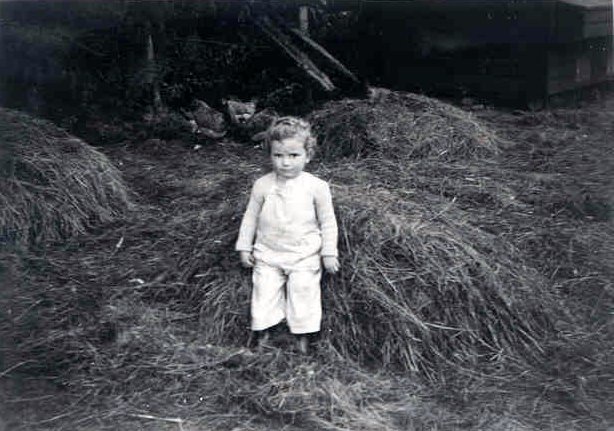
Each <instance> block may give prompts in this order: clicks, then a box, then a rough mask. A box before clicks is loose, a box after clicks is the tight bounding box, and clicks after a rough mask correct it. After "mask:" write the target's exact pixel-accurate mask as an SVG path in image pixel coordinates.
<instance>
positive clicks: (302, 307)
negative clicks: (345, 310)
mask: <svg viewBox="0 0 614 431" xmlns="http://www.w3.org/2000/svg"><path fill="white" fill-rule="evenodd" d="M318 259H319V258H318ZM318 263H319V260H318ZM321 276H322V271H321V269H320V267H319V265H318V266H317V267H315V268H314V267H313V265H312V266H311V267H294V268H293V267H284V268H281V267H278V266H273V265H270V264H267V263H265V262H263V261H261V260H257V261H256V265H255V266H254V272H253V275H252V281H253V289H252V302H251V315H252V330H254V331H261V330H263V329H267V328H270V327H272V326H275V325H277V324H278V323H280V322H281V321H282V320H284V318H285V319H286V323H287V324H288V327H289V328H290V332H292V333H293V334H308V333H311V332H318V331H319V330H320V323H321V321H322V301H321V293H320V279H321Z"/></svg>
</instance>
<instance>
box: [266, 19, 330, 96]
mask: <svg viewBox="0 0 614 431" xmlns="http://www.w3.org/2000/svg"><path fill="white" fill-rule="evenodd" d="M254 22H255V23H256V25H257V26H258V27H259V28H260V29H261V30H262V31H263V32H264V33H265V34H266V35H267V36H269V38H270V39H271V40H272V41H273V42H275V43H276V44H277V45H278V46H279V47H280V48H281V49H282V50H283V51H284V52H285V53H286V54H287V55H288V56H289V57H290V58H292V59H293V60H294V61H295V62H296V64H298V65H299V66H300V67H301V69H303V71H305V73H307V75H308V76H310V77H311V78H313V79H314V80H315V81H316V82H318V83H319V84H320V85H321V86H322V88H323V89H324V90H326V91H333V90H335V89H336V87H335V85H334V84H333V83H332V81H331V80H330V78H329V77H328V76H327V75H326V74H325V73H324V72H322V71H321V70H320V69H319V68H318V67H317V66H316V65H315V64H314V63H313V62H312V61H311V59H310V58H309V57H308V56H307V55H306V54H305V53H303V52H302V51H301V50H300V49H298V48H297V47H296V46H294V44H293V43H292V42H291V41H290V38H289V37H288V36H286V35H285V34H284V33H283V32H282V31H281V30H279V28H277V27H276V26H275V25H274V24H273V23H272V22H271V20H270V19H268V17H262V18H257V19H256V20H254Z"/></svg>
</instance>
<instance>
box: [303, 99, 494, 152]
mask: <svg viewBox="0 0 614 431" xmlns="http://www.w3.org/2000/svg"><path fill="white" fill-rule="evenodd" d="M310 120H311V121H312V122H313V124H314V130H315V131H316V133H317V134H318V138H319V145H320V148H321V151H320V154H321V155H322V157H323V158H324V159H326V160H333V159H336V158H339V157H350V158H360V157H365V156H377V157H382V158H386V159H389V160H410V159H422V158H431V159H433V158H435V159H440V160H458V159H461V160H464V159H475V158H482V157H486V156H492V155H493V154H496V153H497V152H498V148H497V144H496V137H495V135H494V134H492V133H490V132H489V130H488V129H487V128H485V127H483V126H482V125H481V124H480V122H478V121H477V120H475V119H474V118H473V117H472V115H471V114H470V113H468V112H466V111H463V110H461V109H458V108H456V107H453V106H452V105H449V104H446V103H444V102H440V101H438V100H436V99H432V98H429V97H424V96H419V95H415V94H411V93H400V92H390V91H388V90H385V89H379V88H374V89H371V98H370V99H369V100H352V99H345V100H341V101H334V102H329V103H327V104H325V105H324V106H323V107H322V108H321V109H319V110H317V111H315V112H313V113H312V114H311V115H310Z"/></svg>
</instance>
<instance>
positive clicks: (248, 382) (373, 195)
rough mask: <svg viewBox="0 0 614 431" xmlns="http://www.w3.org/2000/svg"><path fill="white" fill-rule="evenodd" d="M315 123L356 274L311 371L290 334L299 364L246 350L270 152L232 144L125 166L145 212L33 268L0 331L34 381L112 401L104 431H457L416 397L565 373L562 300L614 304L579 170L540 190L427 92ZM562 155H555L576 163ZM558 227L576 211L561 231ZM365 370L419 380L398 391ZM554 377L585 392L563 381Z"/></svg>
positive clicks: (338, 290)
mask: <svg viewBox="0 0 614 431" xmlns="http://www.w3.org/2000/svg"><path fill="white" fill-rule="evenodd" d="M311 118H312V119H313V120H314V122H315V129H316V130H317V131H318V133H319V138H320V139H319V140H320V144H321V145H320V151H321V152H320V157H321V158H320V161H319V162H317V163H314V164H313V165H312V166H311V168H312V169H314V171H315V173H316V174H318V175H319V176H321V177H322V178H325V179H327V180H330V181H331V183H332V191H333V194H334V200H335V205H336V211H337V216H338V219H339V226H340V251H341V257H342V271H341V273H340V274H339V275H337V276H335V277H326V278H325V280H324V306H325V320H324V331H323V335H322V338H321V340H320V350H319V351H318V353H316V354H315V356H314V357H310V358H299V357H298V356H296V354H295V353H293V352H292V351H291V349H288V345H287V344H288V343H287V341H288V338H287V337H286V338H284V337H283V336H282V337H281V339H280V340H278V341H277V343H278V346H281V347H282V348H285V349H287V350H280V349H278V348H276V347H273V348H271V349H269V350H265V351H264V352H262V353H261V354H259V355H256V354H254V352H253V351H252V350H250V349H247V348H245V346H246V345H247V344H248V341H249V340H248V339H249V314H248V309H249V295H250V274H249V272H248V271H244V270H242V269H240V268H239V265H238V260H237V256H236V252H235V251H234V250H233V245H234V241H235V239H236V235H237V230H238V226H239V221H240V218H241V215H242V213H243V209H244V207H245V204H246V201H247V197H248V193H249V187H250V184H251V183H252V181H253V179H254V178H256V177H258V176H259V175H262V174H263V173H264V169H263V164H262V160H261V159H262V155H261V154H260V153H258V150H254V149H253V148H251V147H250V148H247V147H246V146H244V145H242V144H233V143H224V144H220V145H219V146H217V147H215V148H202V149H201V150H199V151H198V152H193V151H186V150H185V149H181V148H177V154H175V156H174V157H166V156H165V157H163V158H155V157H153V156H150V155H147V154H143V153H142V152H140V150H139V152H135V151H134V150H133V149H131V148H122V149H114V150H109V151H110V152H112V153H113V156H114V158H119V159H121V160H123V161H124V165H123V169H124V175H125V176H126V178H127V181H129V182H130V183H131V184H133V186H134V188H135V190H136V191H137V192H139V193H140V195H141V200H142V204H143V205H142V206H141V207H140V209H141V211H140V212H138V213H132V214H131V215H130V217H128V218H126V219H124V220H123V221H122V222H120V223H114V224H109V225H107V226H106V229H103V230H101V231H100V232H98V233H97V234H96V235H93V234H91V235H89V236H86V237H81V238H79V239H78V241H77V240H75V241H74V242H71V243H69V244H67V246H66V247H65V248H63V249H50V250H49V251H48V252H47V253H46V255H45V257H44V258H33V257H32V256H27V257H26V260H25V262H26V264H24V265H23V266H21V267H18V264H16V265H15V267H16V268H17V269H16V270H15V271H14V272H15V274H13V279H14V280H16V281H17V283H16V286H17V287H16V290H15V291H14V292H13V294H11V293H10V292H8V293H7V291H5V292H4V298H2V300H3V302H4V303H3V305H5V307H4V308H3V309H8V307H9V306H10V307H11V309H12V310H13V311H12V312H13V315H12V316H10V318H6V316H4V317H5V318H4V319H0V324H2V325H3V326H1V327H0V331H2V332H4V333H7V331H10V332H11V333H12V335H13V336H14V339H13V341H14V345H15V346H16V348H15V349H14V350H13V352H14V353H15V354H17V355H21V357H20V358H16V360H17V362H19V360H23V359H24V358H27V359H28V360H29V361H30V362H29V363H28V364H27V366H25V365H24V369H28V368H29V369H30V370H37V371H38V372H41V373H44V374H46V375H54V376H56V379H57V380H61V379H62V378H63V379H66V380H67V381H69V382H70V384H71V385H74V386H73V387H74V388H75V389H74V390H75V392H79V393H80V395H81V396H84V398H83V399H84V400H85V401H83V402H84V403H86V405H85V407H87V408H86V409H85V411H86V412H87V411H93V412H94V414H96V412H98V411H99V410H97V409H99V408H100V407H99V406H97V405H96V403H99V402H100V401H96V400H105V401H104V402H105V403H106V404H105V408H106V409H107V410H106V412H107V413H106V415H103V416H100V415H99V414H98V415H97V418H98V420H100V421H102V422H105V421H106V422H105V423H107V424H113V423H117V421H118V420H120V418H123V419H122V420H126V418H130V420H133V421H144V420H149V421H156V420H157V421H163V420H164V419H173V422H172V424H177V423H180V424H183V425H185V426H186V429H187V428H188V426H189V425H192V426H194V427H198V426H201V427H205V428H207V427H209V428H211V429H224V428H228V429H232V427H239V428H240V429H254V430H259V429H266V426H269V428H270V424H274V425H275V426H278V428H281V427H284V426H286V427H292V426H294V425H296V424H300V425H303V426H304V427H305V429H331V430H350V429H351V430H354V429H365V430H370V429H373V430H376V429H408V427H414V428H416V429H418V428H421V427H422V428H425V429H434V428H436V427H437V426H438V424H439V425H440V424H441V423H444V422H445V421H444V422H442V420H441V419H437V418H433V422H428V420H426V419H425V418H427V417H428V413H425V409H426V408H427V407H428V403H425V402H424V400H420V399H416V398H415V397H413V395H412V394H413V393H414V391H416V390H419V389H420V388H417V387H413V386H411V384H409V383H408V380H407V379H406V376H407V375H408V374H410V373H407V371H412V372H415V373H416V374H418V375H420V376H423V377H427V378H430V379H433V380H436V379H441V380H439V382H443V381H445V380H446V379H448V378H449V376H451V375H458V374H461V373H462V374H463V375H467V374H469V375H472V376H475V378H476V379H478V380H479V379H481V378H483V375H482V374H480V373H481V372H482V371H484V370H485V367H484V366H493V368H495V369H498V370H499V371H498V372H499V376H504V377H501V378H502V379H503V378H504V379H505V380H506V381H507V382H511V381H513V380H514V379H516V378H517V376H510V375H509V374H505V373H503V372H501V370H503V369H510V368H509V367H511V366H512V364H515V365H519V366H520V367H521V369H525V370H527V369H533V368H530V367H527V361H535V360H539V361H535V362H538V363H547V362H546V361H548V357H554V356H555V355H553V353H552V352H553V345H554V347H556V348H557V349H559V350H557V351H558V352H559V353H558V355H561V354H560V350H561V348H560V346H569V345H573V340H571V341H570V339H566V338H565V337H557V335H556V333H555V330H554V329H555V326H556V325H560V321H561V320H565V319H567V320H568V321H569V322H574V320H573V319H569V318H570V313H569V312H566V310H568V308H566V307H565V306H563V305H562V304H563V303H564V301H563V300H562V299H561V297H562V295H564V294H566V293H567V292H565V289H580V288H584V287H585V286H586V283H588V282H590V283H592V284H591V286H592V288H594V289H595V290H596V291H597V290H598V289H599V287H600V286H601V288H602V292H603V296H601V297H602V298H604V299H606V300H611V294H610V293H608V291H607V290H606V289H605V288H604V287H603V286H605V284H607V279H606V277H607V275H608V273H607V272H603V271H602V269H600V268H603V267H604V266H603V262H604V261H605V260H607V258H608V255H609V254H608V251H610V250H611V245H610V244H611V241H608V238H611V237H612V231H611V228H608V229H606V228H604V225H602V224H600V223H605V222H604V221H603V220H596V219H588V218H584V219H582V218H578V213H577V212H574V211H573V210H566V209H567V208H569V207H570V206H569V205H567V204H570V205H571V206H573V204H574V202H576V201H575V200H574V199H571V198H570V195H569V193H568V190H569V189H568V188H565V189H563V190H561V189H557V187H556V185H557V183H558V184H564V185H568V184H570V183H569V182H568V181H570V180H569V176H570V175H571V172H572V168H570V169H569V170H568V171H564V172H563V171H560V170H559V171H557V169H556V167H555V166H554V165H552V164H550V165H549V166H550V168H551V169H552V171H551V172H548V175H547V176H542V175H540V174H541V173H542V172H525V171H526V166H527V164H528V163H529V162H531V163H533V162H537V160H536V159H535V160H532V161H530V160H527V156H526V153H524V152H523V150H522V148H521V147H516V146H515V145H511V144H510V143H509V142H507V143H505V145H503V143H502V141H500V140H498V139H496V138H495V135H494V134H493V132H492V131H491V128H489V127H486V126H485V125H484V123H481V122H480V121H478V120H476V119H475V117H474V116H473V115H471V114H469V113H466V112H463V111H461V110H459V109H457V108H453V107H451V106H449V105H446V104H443V103H441V102H438V101H435V100H432V99H427V98H423V97H420V96H415V95H407V94H399V93H388V92H385V91H380V92H376V93H375V95H374V97H373V98H372V99H371V100H369V101H355V100H342V101H337V102H331V103H329V104H327V105H326V106H324V107H323V108H322V109H321V110H318V111H316V112H314V113H313V114H312V115H311ZM404 119H409V120H408V121H407V122H405V120H404ZM427 119H428V121H427ZM391 123H394V124H391ZM433 124H435V125H437V127H433ZM375 131H377V133H375ZM383 138H386V139H383ZM565 150H566V151H564V152H562V153H563V154H561V155H558V156H557V157H567V156H570V155H571V154H575V152H579V149H578V147H574V146H571V145H570V146H567V147H565ZM514 151H517V153H515V154H514ZM554 156H556V155H553V157H554ZM544 160H545V159H544ZM569 163H571V162H569ZM559 164H562V162H559ZM144 166H145V167H146V168H147V169H143V167H144ZM565 166H567V165H565ZM149 172H151V173H150V174H149ZM561 179H565V181H564V182H562V183H561V182H559V180H561ZM572 185H574V186H582V184H580V183H575V184H572ZM586 187H587V188H589V189H590V187H592V186H591V185H590V184H589V185H586ZM555 190H556V191H557V192H556V193H553V191H555ZM552 208H559V210H560V209H564V210H562V211H559V212H557V213H556V214H555V216H553V215H552V213H551V211H550V210H551V209H552ZM589 221H590V223H589ZM600 235H601V240H600V241H597V238H599V237H600ZM595 245H596V247H593V246H595ZM11 259H13V260H14V261H15V262H17V263H19V261H20V258H19V257H17V256H13V257H11ZM574 270H576V271H578V275H574V272H573V271H574ZM600 271H601V272H600ZM609 271H611V268H610V269H609ZM17 273H18V276H17V275H16V274H17ZM610 286H611V284H610ZM556 289H558V290H556ZM610 290H611V287H610ZM580 296H581V295H580V294H578V295H577V297H580ZM570 297H571V296H570ZM572 298H573V297H572ZM586 304H588V302H587V303H586ZM575 310H579V308H577V309H575ZM596 310H597V307H596V306H595V308H594V310H593V311H592V313H593V314H592V316H591V319H595V320H596V317H599V316H597V313H598V311H596ZM585 311H586V310H585V309H584V308H582V312H585ZM590 313H591V311H590V309H589V310H588V314H590ZM588 314H587V315H588ZM602 321H603V320H602ZM577 325H578V327H577V328H575V329H573V328H570V326H566V328H570V329H568V331H569V333H574V334H576V335H578V334H583V335H582V336H585V337H586V340H589V338H590V335H589V332H588V331H587V330H586V329H587V328H592V326H582V325H586V322H585V321H582V320H580V319H578V320H577ZM556 328H560V326H556ZM583 331H584V332H583ZM602 331H603V330H602ZM553 340H555V342H554V343H553ZM591 340H593V339H591ZM586 345H590V346H591V347H592V348H596V347H597V344H591V343H590V342H588V341H587V342H586ZM610 351H611V350H610ZM556 357H559V356H556ZM577 357H579V356H577V355H576V358H577ZM312 360H313V361H316V363H315V364H314V362H313V361H312ZM567 362H568V363H570V364H571V365H570V366H569V368H568V369H569V370H570V371H573V370H579V369H582V370H585V369H586V367H585V366H584V368H581V367H580V366H579V365H578V364H579V362H578V361H576V362H573V361H571V360H569V361H567ZM582 363H585V362H582ZM605 363H606V361H605V360H604V359H603V358H602V359H599V364H598V365H599V366H600V367H602V369H605V367H606V365H605ZM365 367H366V368H367V369H374V368H377V369H379V370H384V372H398V371H402V373H399V374H396V375H395V377H394V378H393V379H388V378H386V377H385V376H383V375H382V374H373V375H371V376H370V375H368V374H365V372H364V369H365ZM514 369H518V368H514ZM62 371H70V372H71V373H73V374H72V375H70V374H69V373H68V372H66V373H62ZM448 371H452V374H450V373H447V372H448ZM537 374H538V373H536V374H532V375H537ZM569 374H570V375H571V374H573V373H569ZM58 376H62V377H58ZM69 376H70V377H69ZM538 378H540V379H543V380H548V379H550V380H549V381H550V384H551V386H552V387H554V386H556V385H555V384H554V383H553V382H554V381H555V380H556V382H558V383H556V384H557V385H558V386H556V387H558V388H561V390H564V391H567V392H570V391H571V389H569V388H570V387H572V385H571V384H569V382H567V380H564V379H563V378H562V377H560V376H554V377H544V376H543V375H539V377H538ZM557 379H558V380H557ZM395 380H396V381H397V382H399V385H397V386H395V384H393V383H392V382H393V381H395ZM479 381H480V382H483V380H479ZM400 382H402V385H401V384H400ZM422 389H423V388H422ZM540 390H541V388H540ZM169 400H170V401H171V402H170V403H169ZM88 402H89V403H91V404H87V403H88ZM88 409H90V410H88ZM408 416H411V418H408ZM416 417H418V418H420V419H415V421H414V419H412V418H416ZM86 419H87V418H84V419H83V420H84V421H85V422H83V423H87V420H86ZM175 420H176V421H175ZM179 420H181V421H179ZM481 420H482V419H481ZM438 421H439V422H438ZM139 423H140V422H139ZM154 423H155V422H154ZM169 423H171V422H169ZM516 424H518V423H516ZM183 425H182V426H183ZM135 426H136V425H135ZM519 426H520V425H519ZM109 429H112V426H111V425H109Z"/></svg>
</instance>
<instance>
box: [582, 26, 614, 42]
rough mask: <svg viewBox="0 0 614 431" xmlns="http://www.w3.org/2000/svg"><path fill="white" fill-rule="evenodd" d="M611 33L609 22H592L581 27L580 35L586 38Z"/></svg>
mask: <svg viewBox="0 0 614 431" xmlns="http://www.w3.org/2000/svg"><path fill="white" fill-rule="evenodd" d="M611 34H612V24H611V23H607V22H606V23H594V24H586V25H584V28H583V29H582V35H583V36H584V37H586V38H591V37H605V36H610V35H611Z"/></svg>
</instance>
